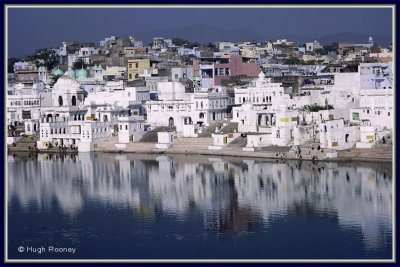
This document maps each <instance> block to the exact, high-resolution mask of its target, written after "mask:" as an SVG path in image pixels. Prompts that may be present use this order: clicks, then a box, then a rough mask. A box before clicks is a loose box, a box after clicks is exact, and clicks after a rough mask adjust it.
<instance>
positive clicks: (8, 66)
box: [7, 57, 20, 73]
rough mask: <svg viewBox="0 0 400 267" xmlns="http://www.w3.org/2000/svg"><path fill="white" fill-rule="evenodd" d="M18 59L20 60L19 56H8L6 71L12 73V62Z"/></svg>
mask: <svg viewBox="0 0 400 267" xmlns="http://www.w3.org/2000/svg"><path fill="white" fill-rule="evenodd" d="M18 61H20V59H19V58H15V57H10V58H8V65H7V71H8V73H14V64H15V63H16V62H18Z"/></svg>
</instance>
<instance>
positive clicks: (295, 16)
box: [8, 7, 392, 57]
mask: <svg viewBox="0 0 400 267" xmlns="http://www.w3.org/2000/svg"><path fill="white" fill-rule="evenodd" d="M391 12H392V11H391V9H390V8H173V7H169V8H126V7H125V8H10V9H9V13H8V15H9V16H8V45H9V56H17V57H21V56H25V55H29V54H31V53H32V52H33V51H35V50H36V49H38V48H44V47H58V46H60V45H61V42H62V41H64V40H76V41H81V42H94V43H96V45H98V44H99V41H100V40H102V39H104V38H105V37H109V36H111V35H116V36H128V35H131V34H135V35H136V36H137V37H138V39H141V38H143V39H149V36H152V35H151V34H152V33H155V35H159V34H160V33H162V32H163V31H164V30H165V31H166V32H167V31H168V32H169V33H171V31H174V29H176V31H177V33H179V29H182V28H185V27H186V28H187V27H189V28H190V27H191V26H194V25H203V26H204V25H205V26H209V27H217V28H219V29H226V30H232V29H244V30H248V31H251V32H252V33H254V35H257V36H261V38H264V36H273V37H274V36H280V37H285V36H289V37H291V36H294V37H296V36H297V37H307V38H313V39H316V38H318V37H320V36H324V35H328V34H335V33H340V32H357V33H365V34H368V35H377V34H380V35H383V36H389V37H391V35H392V13H391ZM242 32H243V31H242ZM206 35H207V32H204V36H205V38H206ZM169 37H171V36H169ZM177 37H178V36H177ZM221 38H223V31H222V34H221ZM145 41H148V40H145ZM213 41H214V40H213Z"/></svg>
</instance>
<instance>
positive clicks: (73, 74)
mask: <svg viewBox="0 0 400 267" xmlns="http://www.w3.org/2000/svg"><path fill="white" fill-rule="evenodd" d="M67 74H68V76H69V77H72V78H75V71H74V70H73V69H72V68H71V67H69V68H68V71H67Z"/></svg>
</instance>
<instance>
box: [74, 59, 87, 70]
mask: <svg viewBox="0 0 400 267" xmlns="http://www.w3.org/2000/svg"><path fill="white" fill-rule="evenodd" d="M73 67H74V70H80V69H81V68H82V67H83V68H86V64H85V62H83V61H82V59H78V60H77V61H75V62H74V65H73Z"/></svg>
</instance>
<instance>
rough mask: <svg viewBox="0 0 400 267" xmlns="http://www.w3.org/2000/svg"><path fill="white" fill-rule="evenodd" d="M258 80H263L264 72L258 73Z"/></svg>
mask: <svg viewBox="0 0 400 267" xmlns="http://www.w3.org/2000/svg"><path fill="white" fill-rule="evenodd" d="M258 78H259V79H264V78H265V74H264V72H262V71H260V74H258Z"/></svg>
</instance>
